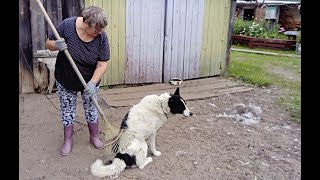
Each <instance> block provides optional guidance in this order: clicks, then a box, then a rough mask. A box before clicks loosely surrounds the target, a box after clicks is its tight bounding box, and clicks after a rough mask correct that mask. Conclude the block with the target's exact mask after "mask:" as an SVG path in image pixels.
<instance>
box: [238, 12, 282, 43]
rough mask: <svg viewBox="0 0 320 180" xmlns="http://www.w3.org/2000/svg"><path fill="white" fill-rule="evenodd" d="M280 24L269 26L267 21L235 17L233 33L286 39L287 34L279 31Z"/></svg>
mask: <svg viewBox="0 0 320 180" xmlns="http://www.w3.org/2000/svg"><path fill="white" fill-rule="evenodd" d="M279 29H280V26H279V25H275V26H274V27H272V26H270V22H269V21H265V20H264V21H261V22H256V21H245V20H242V19H240V18H238V17H236V18H235V21H234V26H233V34H235V35H244V36H251V37H257V38H268V39H287V36H286V35H284V34H282V33H280V32H279Z"/></svg>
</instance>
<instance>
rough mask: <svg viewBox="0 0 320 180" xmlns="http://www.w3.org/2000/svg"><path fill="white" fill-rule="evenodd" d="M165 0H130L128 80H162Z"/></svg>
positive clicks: (127, 44)
mask: <svg viewBox="0 0 320 180" xmlns="http://www.w3.org/2000/svg"><path fill="white" fill-rule="evenodd" d="M164 13H165V0H127V2H126V50H127V51H126V67H125V83H126V84H134V83H148V82H162V66H163V39H164V20H165V14H164Z"/></svg>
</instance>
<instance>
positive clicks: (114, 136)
mask: <svg viewBox="0 0 320 180" xmlns="http://www.w3.org/2000/svg"><path fill="white" fill-rule="evenodd" d="M36 1H37V3H38V5H39V7H40V9H41V11H42V13H43V14H44V17H45V19H46V20H47V22H48V24H49V26H50V27H51V29H52V31H53V33H54V35H55V36H56V38H57V39H61V37H60V36H59V34H58V32H57V30H56V28H55V27H54V25H53V23H52V21H51V19H50V17H49V16H48V14H47V12H46V10H45V9H44V7H43V5H42V3H41V2H40V0H36ZM64 53H65V55H66V56H67V58H68V60H69V62H70V64H71V65H72V68H73V69H74V71H75V72H76V74H77V76H78V78H79V79H80V81H81V83H82V85H83V87H84V88H85V89H86V88H87V84H86V82H85V80H84V79H83V77H82V75H81V73H80V71H79V69H78V67H77V66H76V64H75V63H74V61H73V59H72V57H71V55H70V53H69V51H68V49H65V50H64ZM91 100H92V101H93V103H94V105H95V106H96V108H97V109H98V111H99V114H100V116H101V117H102V118H103V120H104V122H105V130H104V138H105V141H106V142H108V143H106V144H104V147H105V148H106V153H107V154H110V153H116V151H118V148H116V149H115V148H112V146H114V147H117V145H118V144H119V143H120V142H121V143H120V144H125V145H126V146H127V145H129V144H130V143H131V141H132V139H133V136H132V135H126V133H123V129H121V130H120V129H119V128H116V127H113V126H112V125H111V124H109V122H108V120H107V118H106V116H105V115H104V113H103V111H102V109H101V108H100V106H99V104H98V102H97V100H96V99H95V98H94V97H93V96H91ZM120 137H121V138H120ZM110 145H112V146H110ZM121 146H123V145H121Z"/></svg>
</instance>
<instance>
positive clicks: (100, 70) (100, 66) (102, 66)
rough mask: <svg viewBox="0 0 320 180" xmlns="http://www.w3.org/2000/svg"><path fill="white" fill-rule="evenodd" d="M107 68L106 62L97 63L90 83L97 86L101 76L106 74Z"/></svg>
mask: <svg viewBox="0 0 320 180" xmlns="http://www.w3.org/2000/svg"><path fill="white" fill-rule="evenodd" d="M107 66H108V61H98V63H97V66H96V70H95V71H94V73H93V76H92V78H91V81H93V82H94V83H95V84H97V83H98V82H99V80H100V79H101V77H102V76H103V74H104V73H105V72H106V70H107Z"/></svg>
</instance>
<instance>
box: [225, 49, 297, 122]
mask: <svg viewBox="0 0 320 180" xmlns="http://www.w3.org/2000/svg"><path fill="white" fill-rule="evenodd" d="M275 69H277V70H278V71H279V72H274V71H275ZM285 72H287V73H285ZM300 72H301V58H292V57H283V56H271V55H261V54H254V53H246V52H237V51H231V62H230V66H229V76H230V77H234V78H237V79H241V80H242V81H244V82H246V83H249V84H253V85H256V86H259V87H263V86H264V87H268V86H271V85H274V86H277V87H278V88H280V89H282V90H283V92H284V93H283V96H282V97H280V98H279V99H277V101H276V103H278V104H280V105H281V106H283V107H285V108H286V109H287V110H288V111H289V112H290V114H291V117H292V120H293V121H296V122H300V121H301V83H300V82H301V80H300V78H299V77H300V76H301V73H300ZM288 76H295V77H298V78H291V79H290V78H288Z"/></svg>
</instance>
